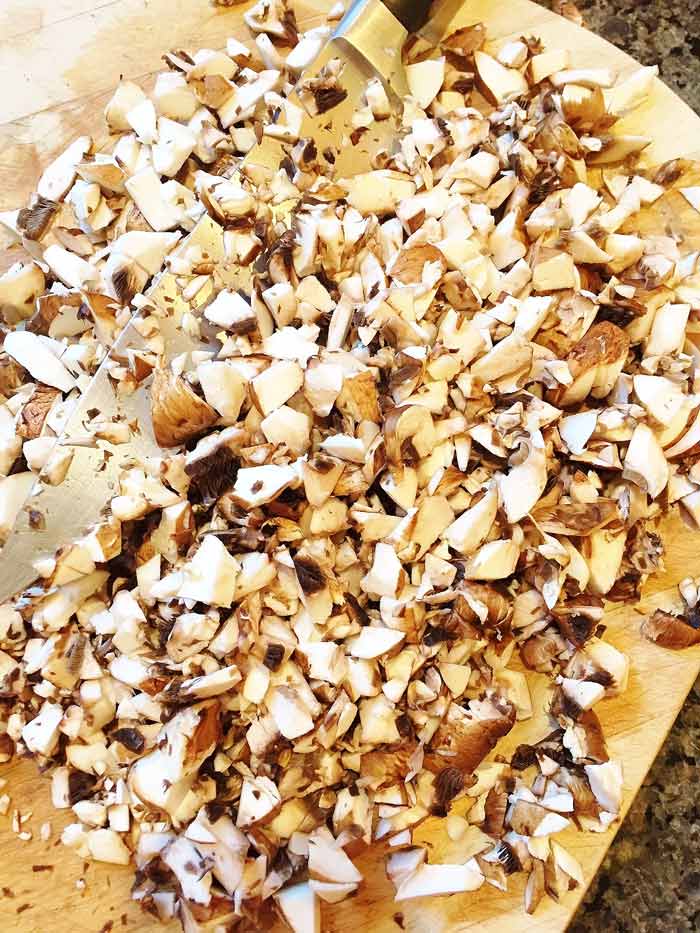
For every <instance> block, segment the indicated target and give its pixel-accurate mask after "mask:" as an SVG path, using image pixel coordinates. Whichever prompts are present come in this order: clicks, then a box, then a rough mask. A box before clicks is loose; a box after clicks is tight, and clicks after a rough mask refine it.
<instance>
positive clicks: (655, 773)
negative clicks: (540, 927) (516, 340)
mask: <svg viewBox="0 0 700 933" xmlns="http://www.w3.org/2000/svg"><path fill="white" fill-rule="evenodd" d="M543 5H544V6H550V7H551V6H552V4H551V3H546V2H543ZM577 6H578V9H579V11H580V12H581V14H582V15H583V17H584V21H585V25H586V26H587V27H588V28H589V29H591V30H593V31H594V32H597V33H598V34H599V35H601V36H604V37H605V38H606V39H608V40H609V41H610V42H613V43H614V44H615V45H617V46H619V47H620V48H622V49H624V50H625V51H626V52H628V53H629V54H630V55H632V56H633V57H634V58H636V59H637V60H638V61H640V62H642V63H643V64H645V65H655V64H657V65H658V66H659V69H660V76H661V78H662V79H663V80H664V81H665V82H666V84H668V85H669V86H670V87H671V88H672V89H673V90H674V91H676V93H677V94H679V95H680V97H682V98H683V99H684V100H685V101H686V102H687V103H688V104H690V106H691V107H693V109H694V110H696V111H697V112H698V113H700V17H698V12H700V8H699V7H698V4H697V0H690V2H688V0H680V2H672V0H578V3H577ZM699 767H700V680H698V681H697V683H696V684H695V687H694V688H693V690H692V691H691V693H690V696H689V697H688V700H687V702H686V704H685V707H684V708H683V710H682V711H681V714H680V716H679V717H678V720H677V721H676V724H675V726H674V727H673V729H672V730H671V732H670V734H669V737H668V739H667V740H666V743H665V745H664V746H663V748H662V750H661V752H660V753H659V757H658V758H657V760H656V762H655V763H654V766H653V767H652V769H651V771H650V772H649V775H648V776H647V779H646V781H645V782H644V785H643V786H642V788H641V790H640V791H639V794H638V796H637V799H636V800H635V801H634V803H633V804H632V807H631V809H630V811H629V814H628V816H627V819H626V820H625V822H624V823H623V825H622V828H621V829H620V832H619V833H618V835H617V838H616V839H615V842H614V843H613V844H612V846H611V848H610V851H609V852H608V855H607V857H606V859H605V861H604V862H603V864H602V866H601V869H600V871H599V872H598V875H597V877H596V879H595V881H594V882H593V884H592V885H591V888H590V890H589V892H588V894H587V896H586V898H585V900H584V902H583V904H582V905H581V907H580V909H579V911H578V913H577V914H576V916H575V918H574V920H573V921H572V923H571V926H570V927H569V933H696V931H698V930H700V860H699V859H698V855H697V852H698V849H699V848H700V781H699V780H698V768H699Z"/></svg>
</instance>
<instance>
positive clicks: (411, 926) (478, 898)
mask: <svg viewBox="0 0 700 933" xmlns="http://www.w3.org/2000/svg"><path fill="white" fill-rule="evenodd" d="M0 3H2V6H0V81H1V82H2V84H1V85H0V86H2V87H3V94H2V95H1V96H0V210H3V209H8V208H11V207H17V206H20V205H21V204H22V203H23V202H24V201H25V199H26V198H27V196H28V195H29V194H30V193H31V191H32V190H33V187H34V184H35V182H36V178H37V176H38V173H39V171H40V168H41V167H42V166H43V165H45V164H46V162H47V160H48V159H49V158H50V156H51V155H52V154H53V153H56V152H58V151H59V150H60V149H62V148H63V147H64V146H65V145H66V144H67V143H68V142H69V141H70V140H71V139H72V138H73V137H75V136H76V135H78V134H79V133H84V132H87V133H90V134H92V135H93V137H94V138H95V139H96V140H97V142H98V144H99V142H100V140H104V139H105V138H106V134H105V131H104V126H103V121H102V118H101V110H102V107H103V106H104V102H105V100H106V96H107V94H108V92H109V90H110V89H111V88H113V86H114V84H115V83H116V81H117V80H118V78H119V76H120V75H124V76H125V77H128V78H135V79H141V78H142V77H143V78H146V77H147V75H148V74H149V73H150V72H152V71H153V70H154V69H157V68H158V66H159V63H160V57H161V55H162V54H163V52H164V51H166V50H167V49H169V48H175V47H177V48H187V49H190V50H195V49H197V48H200V47H202V46H209V47H220V46H223V45H224V43H225V40H226V37H227V36H229V35H238V36H239V37H243V36H244V34H245V30H244V29H243V28H242V23H241V10H242V9H245V7H241V6H238V7H234V8H230V9H226V10H224V9H222V8H214V7H212V6H210V5H209V4H208V3H207V0H0ZM328 5H329V4H327V3H326V2H324V0H303V2H301V3H299V4H298V7H297V8H298V10H299V13H300V15H299V22H300V25H301V26H302V27H304V26H307V25H313V24H315V23H317V22H318V21H319V20H320V18H321V17H322V14H323V11H324V10H325V9H327V6H328ZM477 21H484V22H486V23H487V24H488V27H489V33H490V35H491V36H492V37H494V38H497V37H505V36H509V35H521V34H534V35H539V36H540V37H541V38H542V39H543V40H544V42H545V44H546V45H549V46H556V45H564V46H566V47H568V48H569V49H571V52H572V56H573V60H574V63H575V64H579V65H584V64H589V65H590V64H595V65H597V66H602V65H607V66H611V67H613V68H615V69H617V70H618V71H619V73H620V74H623V75H624V74H627V73H630V72H631V71H632V70H633V69H634V68H635V67H637V66H636V65H635V63H634V62H633V60H632V59H631V58H629V57H628V56H627V55H625V54H624V53H623V52H620V51H619V50H617V49H615V48H614V47H613V46H611V45H609V44H608V43H607V42H605V41H604V40H602V39H600V38H598V37H596V36H594V35H592V34H591V33H588V32H586V31H584V30H581V29H579V28H577V27H576V26H574V25H572V24H571V23H568V22H566V21H564V20H562V19H560V18H559V17H557V16H554V15H553V14H551V13H549V12H547V11H546V10H544V9H543V8H541V7H539V6H536V5H535V4H533V3H530V2H529V0H468V2H467V3H466V4H465V8H464V11H463V13H462V14H461V16H460V19H459V25H464V24H467V23H469V22H477ZM622 129H623V130H625V131H632V132H634V131H637V132H643V133H647V134H652V135H653V136H654V144H653V146H652V147H650V150H649V151H648V152H647V160H648V161H649V162H651V163H657V162H661V161H664V160H665V159H668V158H672V157H674V156H681V155H693V154H696V153H698V152H700V118H698V117H697V116H695V115H694V114H693V112H692V111H691V110H690V108H688V107H687V106H686V105H685V104H684V103H683V102H682V101H681V100H679V99H678V98H677V97H676V96H674V95H673V94H672V93H671V91H670V90H669V89H668V88H666V87H665V86H664V85H663V84H662V83H661V82H656V83H655V86H654V90H653V93H652V94H651V95H650V98H649V101H648V102H647V103H646V104H644V105H643V107H641V108H640V109H639V110H637V111H636V112H635V114H633V115H631V116H630V117H628V118H626V119H625V121H624V123H623V125H622ZM2 246H3V244H2V242H0V269H2V268H3V266H7V265H8V264H9V263H10V262H12V261H14V256H15V253H14V251H12V250H5V251H4V252H3V250H2ZM664 539H665V542H666V545H667V549H668V553H667V562H666V563H667V566H666V570H665V572H664V573H663V574H662V575H659V576H657V577H656V578H655V579H653V580H652V581H651V583H650V585H649V587H648V588H647V592H645V594H644V599H643V602H642V606H641V609H642V610H646V611H649V610H650V609H653V608H655V607H656V606H665V607H670V606H671V605H673V604H674V603H676V602H677V592H676V584H677V582H678V581H679V580H680V579H681V578H682V577H684V576H686V575H688V574H689V573H693V572H695V573H697V565H698V561H697V558H696V555H697V551H698V537H697V536H695V535H693V534H692V533H690V532H689V531H688V530H687V529H686V528H685V527H684V526H683V525H682V524H681V523H680V521H679V520H677V519H676V520H672V519H669V520H668V521H667V522H666V523H665V525H664ZM639 620H640V614H639V609H638V608H633V607H631V606H630V607H617V608H614V609H612V610H611V612H610V613H609V614H608V615H607V616H606V620H605V622H606V625H608V630H609V635H608V638H609V639H610V641H612V642H613V644H615V645H616V646H617V647H619V648H621V649H622V650H624V651H626V652H627V653H628V654H629V656H630V658H631V662H632V674H631V678H630V685H629V688H628V690H627V692H626V693H625V694H624V695H623V696H621V697H618V698H616V699H612V700H606V701H604V702H602V703H601V704H600V705H599V706H598V707H597V708H596V712H598V713H599V716H600V719H601V722H602V723H603V727H604V730H605V734H606V737H607V739H608V744H609V749H610V753H611V756H612V757H614V758H618V759H620V760H621V761H622V762H623V764H624V777H625V782H624V783H625V799H624V806H623V811H624V812H626V810H627V808H628V807H629V804H630V802H631V801H632V798H633V796H634V794H635V793H636V791H637V790H638V788H639V786H640V784H641V783H642V781H643V780H644V777H645V775H646V773H647V771H648V770H649V767H650V765H651V763H652V761H653V760H654V757H655V756H656V754H657V752H658V750H659V748H660V746H661V744H662V743H663V741H664V738H665V736H666V734H667V732H668V730H669V728H670V726H671V724H672V723H673V721H674V719H675V717H676V715H677V713H678V710H679V709H680V707H681V705H682V704H683V701H684V700H685V697H686V695H687V693H688V691H689V689H690V687H691V685H692V684H693V682H694V680H695V678H696V676H697V675H698V672H699V671H700V648H696V649H693V650H691V651H687V652H684V653H671V652H668V651H665V650H664V649H661V648H658V647H656V646H654V645H651V644H649V643H648V642H645V641H644V640H642V639H641V637H640V635H639ZM529 680H530V687H531V692H532V694H533V705H534V708H535V709H536V710H537V709H538V708H539V709H541V708H542V706H543V700H544V696H545V691H546V688H547V682H548V681H547V678H546V677H543V676H539V675H532V676H530V675H529ZM548 731H549V726H548V724H547V722H546V721H545V717H544V716H543V715H539V716H535V718H533V719H532V720H530V721H529V722H526V723H520V724H518V726H517V727H516V729H514V730H513V732H512V734H511V735H510V736H508V737H507V739H506V740H504V741H503V743H502V744H501V745H499V749H498V751H499V752H507V751H509V750H511V749H512V748H513V747H515V745H517V744H518V743H520V742H523V741H530V740H536V739H539V738H541V737H542V736H543V735H545V734H546V733H547V732H548ZM0 777H1V778H4V779H5V780H7V782H8V784H7V786H6V788H4V791H3V792H9V793H10V794H11V796H12V808H11V810H10V814H11V812H12V809H14V808H15V807H17V808H19V809H20V811H21V812H22V813H25V814H26V813H28V812H30V811H31V817H29V819H28V820H27V823H26V826H27V827H28V828H30V829H31V830H32V831H33V833H34V838H33V839H32V840H31V841H30V842H21V841H19V840H18V839H17V837H16V836H15V835H14V834H13V833H12V831H11V828H10V815H8V816H7V817H0V847H1V849H0V851H1V852H2V863H1V864H0V931H2V933H5V931H8V933H9V931H13V933H49V931H50V933H99V931H104V933H107V931H111V933H117V931H120V930H130V931H136V930H138V931H144V933H150V931H155V930H161V931H163V930H168V931H170V930H173V931H174V930H176V929H177V928H178V925H177V924H175V923H173V924H170V925H169V926H168V927H163V926H162V925H161V924H159V923H157V922H156V921H154V920H153V919H152V918H150V917H147V916H145V915H144V914H142V913H141V912H140V911H139V909H138V908H137V906H136V905H135V904H133V903H131V902H130V900H129V888H130V884H131V872H130V870H128V869H120V868H117V867H115V866H106V865H99V864H95V863H83V862H82V861H81V860H80V859H78V858H77V857H76V856H75V855H74V853H72V852H71V851H69V850H66V849H64V848H63V847H62V846H61V845H60V843H59V842H58V836H59V835H60V830H61V827H62V826H63V825H65V823H66V822H69V821H70V820H69V818H68V817H67V816H66V814H65V812H57V811H54V810H53V809H52V808H51V805H50V800H49V781H48V779H47V778H45V777H41V776H39V775H38V774H37V771H36V767H35V765H34V764H33V763H32V762H28V761H24V762H16V763H13V764H12V765H9V766H4V767H2V768H0ZM47 820H48V821H50V822H51V826H52V836H51V839H50V840H49V842H48V843H47V842H42V841H41V840H40V838H39V828H40V826H41V824H42V823H44V822H45V821H47ZM617 828H618V827H617V826H613V827H611V828H610V829H609V830H608V831H607V832H606V833H603V834H586V833H577V832H575V831H573V830H570V831H567V832H565V833H563V834H561V836H560V837H558V838H559V839H561V841H562V843H563V844H564V845H565V846H566V847H567V848H569V849H570V850H571V851H572V853H574V854H575V855H576V856H577V858H578V859H579V860H580V861H581V863H582V866H583V869H584V873H585V876H586V879H587V880H588V881H590V880H591V879H592V878H593V875H594V874H595V871H596V869H597V867H598V865H599V864H600V862H601V860H602V858H603V856H604V855H605V852H606V850H607V848H608V846H609V845H610V842H611V841H612V838H613V836H614V834H615V832H616V830H617ZM420 837H421V838H422V839H424V840H425V841H427V842H428V843H429V844H431V845H433V846H436V847H439V846H440V845H441V843H442V842H444V840H445V830H444V824H443V822H442V821H439V820H431V821H429V823H428V824H424V826H423V827H421V830H420ZM650 857H653V853H650ZM383 858H384V850H383V849H381V848H379V847H377V848H375V849H373V850H372V851H370V852H368V853H366V854H365V855H364V856H363V857H362V858H361V859H360V860H359V861H358V866H359V867H360V869H361V870H362V871H363V873H364V875H365V883H364V885H363V886H362V888H361V890H360V891H359V892H358V895H357V896H356V897H354V898H351V899H350V900H348V901H346V902H344V903H343V904H340V905H336V906H335V907H333V908H330V907H328V906H327V905H324V910H323V930H324V931H328V933H369V931H372V933H394V931H399V930H400V929H401V928H403V929H404V930H406V931H408V933H457V931H466V930H477V929H478V930H480V931H484V933H496V931H499V933H500V931H503V930H508V931H509V933H519V931H525V930H528V931H536V933H537V931H542V933H543V931H547V933H553V931H561V930H564V929H565V927H566V925H567V923H568V921H569V920H570V918H571V916H572V914H573V912H574V910H575V909H576V906H577V905H578V903H579V901H580V899H581V897H582V896H583V893H584V892H583V890H582V889H579V890H577V891H575V892H571V893H570V894H569V895H568V896H566V897H565V898H564V899H563V901H562V902H561V903H559V904H555V903H553V902H551V901H548V900H545V901H544V902H543V903H542V905H541V906H540V908H539V909H538V911H537V913H536V914H535V916H533V917H528V916H526V915H525V913H524V911H523V908H522V887H521V884H520V883H516V884H514V885H513V886H512V890H511V891H510V892H509V893H508V894H501V893H500V892H496V891H494V889H492V888H491V887H489V886H488V885H485V886H484V887H483V888H482V889H481V891H479V892H477V893H476V894H467V895H454V896H452V897H447V898H437V899H432V900H420V901H409V902H405V903H403V904H395V903H394V902H393V900H392V897H391V887H390V885H389V884H388V883H387V882H386V880H385V878H384V871H383ZM79 879H80V882H79V884H78V885H76V882H78V881H79Z"/></svg>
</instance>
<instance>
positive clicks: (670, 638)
mask: <svg viewBox="0 0 700 933" xmlns="http://www.w3.org/2000/svg"><path fill="white" fill-rule="evenodd" d="M693 623H695V624H693ZM641 632H642V635H643V636H644V637H645V638H646V639H648V640H649V641H653V642H654V643H655V644H657V645H661V647H662V648H672V649H674V650H681V649H683V648H692V647H693V646H694V645H700V620H699V619H697V618H696V614H695V613H694V612H693V614H692V616H689V617H688V618H686V617H685V616H682V615H672V614H671V613H670V612H664V611H663V610H662V609H657V610H656V612H654V614H653V615H651V616H649V617H648V618H646V619H644V621H643V622H642V626H641Z"/></svg>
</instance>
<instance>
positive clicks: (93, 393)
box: [0, 0, 415, 603]
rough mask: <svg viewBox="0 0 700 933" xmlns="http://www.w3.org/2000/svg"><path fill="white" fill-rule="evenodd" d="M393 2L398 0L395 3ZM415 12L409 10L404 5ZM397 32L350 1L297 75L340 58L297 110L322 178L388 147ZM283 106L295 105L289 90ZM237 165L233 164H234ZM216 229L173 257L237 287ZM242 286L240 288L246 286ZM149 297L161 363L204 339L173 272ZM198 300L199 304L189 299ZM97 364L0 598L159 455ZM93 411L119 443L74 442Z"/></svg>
mask: <svg viewBox="0 0 700 933" xmlns="http://www.w3.org/2000/svg"><path fill="white" fill-rule="evenodd" d="M397 6H401V4H397ZM414 12H415V11H414ZM406 37H407V31H406V28H405V27H404V26H403V25H402V24H401V22H400V21H399V20H398V19H397V18H396V16H395V15H394V14H393V13H392V12H390V10H389V9H388V8H387V6H385V5H384V3H382V2H381V0H358V2H356V3H355V4H354V5H353V6H352V7H351V9H350V10H349V11H348V14H347V15H346V16H345V17H344V18H343V20H342V21H341V23H340V24H339V26H338V28H337V29H336V31H335V32H334V34H333V36H332V37H331V39H330V40H329V42H328V43H327V44H326V46H325V47H324V48H323V49H322V51H321V53H320V54H319V56H318V57H317V59H316V60H315V61H314V62H313V64H312V65H311V67H310V68H309V69H307V70H306V72H305V73H304V75H303V78H302V80H303V81H304V82H307V83H308V81H309V80H310V79H313V78H314V77H315V76H318V75H319V74H321V73H322V71H323V69H324V68H326V66H327V65H328V64H329V63H330V62H332V61H335V60H337V59H341V60H342V62H343V68H342V72H341V74H340V86H341V87H342V89H343V91H345V92H346V93H345V96H344V98H343V100H342V101H340V102H339V103H338V104H337V105H336V106H334V107H333V108H331V109H330V110H328V111H326V112H324V113H321V114H318V115H310V114H309V113H308V112H306V110H305V114H306V115H305V117H304V120H303V124H302V132H301V137H302V138H308V139H312V140H313V141H314V143H315V145H316V149H317V151H318V152H319V154H321V157H322V158H325V159H326V166H327V174H329V175H335V177H351V176H353V175H356V174H359V173H362V172H365V171H368V170H369V169H370V168H371V167H372V160H373V158H374V156H375V155H376V153H377V152H378V151H379V150H383V149H387V150H391V148H392V146H393V145H394V144H395V140H396V130H397V122H398V121H399V120H400V106H399V105H400V101H401V99H402V98H403V96H404V95H405V94H406V93H407V91H408V89H407V86H406V81H405V75H404V72H403V67H402V63H401V50H402V47H403V44H404V42H405V39H406ZM374 76H379V77H380V78H381V79H382V80H383V81H384V83H385V86H386V87H387V90H388V92H389V93H390V96H391V97H393V99H394V101H395V102H396V104H397V108H396V113H395V114H394V115H393V116H392V117H391V118H389V119H387V120H383V121H380V122H375V123H373V124H372V126H371V128H370V129H369V130H367V131H365V132H362V133H361V134H354V133H353V130H354V127H353V125H352V117H353V115H354V113H355V110H356V108H357V105H358V103H359V101H360V99H361V96H362V94H363V93H364V90H365V88H366V85H367V81H368V80H369V79H370V78H371V77H374ZM291 98H292V102H294V103H297V104H298V105H300V106H303V105H301V103H300V101H299V98H298V96H296V95H295V94H292V96H291ZM289 148H290V147H289V144H287V145H285V144H284V143H280V142H279V141H278V140H277V139H275V138H274V137H273V136H271V135H268V134H264V135H263V138H262V140H261V142H260V144H259V145H258V146H256V147H255V149H253V150H252V151H251V152H250V153H249V154H248V156H247V157H246V159H245V163H244V164H245V165H249V166H251V165H252V166H258V167H263V168H265V169H268V170H270V171H273V172H275V171H277V170H278V168H279V167H280V163H281V162H282V160H283V159H284V158H285V157H286V156H287V155H288V149H289ZM242 167H243V166H242ZM295 206H296V205H295V204H293V203H290V202H286V203H285V204H282V205H278V206H277V208H276V209H275V215H276V218H277V219H285V217H288V216H289V214H290V213H291V211H292V210H293V208H294V207H295ZM222 234H223V231H222V228H221V227H219V225H218V224H216V223H215V222H214V221H213V220H211V219H210V218H209V217H205V218H203V219H202V220H201V221H200V222H199V224H198V225H197V227H196V229H195V230H194V231H193V232H192V233H191V234H190V236H189V237H187V238H186V239H185V240H183V241H182V243H181V244H180V245H179V247H178V249H177V250H176V251H175V255H177V254H178V252H180V251H185V250H187V249H188V248H189V247H190V246H192V245H199V246H201V247H202V248H203V249H204V250H206V251H207V252H208V254H209V256H211V257H212V258H213V259H214V261H215V263H216V266H217V277H218V279H219V285H220V286H221V287H225V286H226V285H229V286H230V287H236V288H239V287H245V286H247V285H248V283H249V280H250V270H248V269H240V268H237V267H233V266H231V265H230V263H229V264H228V265H227V262H226V260H225V251H224V247H223V241H222ZM246 290H249V289H248V288H247V287H246ZM147 297H148V299H149V301H150V303H151V304H152V305H153V306H154V307H155V308H156V309H158V310H159V312H160V314H162V315H163V320H162V322H161V335H162V337H163V340H164V344H165V352H164V360H163V362H165V363H167V362H168V361H169V360H170V359H172V358H173V357H174V356H176V355H178V354H180V353H185V352H189V351H192V350H198V349H202V348H203V347H204V346H205V345H204V344H203V343H202V342H201V341H199V340H196V339H195V338H193V337H191V336H190V335H189V334H187V333H186V332H184V331H183V330H182V329H181V327H180V320H181V318H182V314H183V313H184V312H185V311H188V310H189V309H190V305H188V304H187V303H186V302H185V301H184V300H183V298H182V295H181V294H180V293H179V290H178V287H177V282H176V279H175V277H174V276H173V275H172V274H170V273H164V274H162V275H161V276H160V277H159V278H158V280H157V281H156V282H155V283H154V285H153V286H152V287H151V289H150V290H149V292H148V293H147ZM198 297H199V300H200V302H201V301H203V300H204V301H206V298H208V297H209V296H208V295H207V296H206V298H204V297H203V296H202V295H200V296H198ZM143 346H144V341H143V338H142V337H141V335H140V334H139V332H138V320H137V319H132V321H131V322H130V323H129V324H128V325H127V326H126V328H125V329H124V331H123V332H122V333H121V335H120V337H119V338H118V340H117V341H116V343H115V344H114V346H113V347H112V349H111V351H110V357H111V358H112V359H119V358H123V357H126V355H127V351H128V350H130V349H139V348H142V347H143ZM108 370H109V366H108V365H107V362H106V361H105V362H104V363H103V364H102V365H101V367H100V368H99V370H98V372H97V373H96V375H95V376H94V378H93V380H92V382H91V384H90V386H89V387H88V389H87V390H86V391H85V393H84V394H83V395H82V397H81V398H80V400H79V401H78V403H77V405H76V408H75V410H74V412H73V414H72V415H71V416H70V418H69V419H68V421H67V423H66V425H65V429H64V432H63V434H62V436H61V438H60V439H59V440H58V441H57V446H63V447H71V448H72V450H73V459H72V461H71V465H70V467H69V470H68V473H67V475H66V478H65V480H64V481H63V482H62V483H61V484H60V485H59V486H51V485H49V484H48V483H47V482H46V479H45V477H43V476H40V478H39V480H38V481H37V483H36V484H35V486H34V488H33V489H32V492H31V494H30V496H29V497H28V499H27V501H26V502H25V504H24V506H23V508H22V509H21V511H20V514H19V517H18V519H17V523H16V525H15V528H14V530H13V532H12V533H11V535H10V537H9V538H8V540H7V542H6V544H5V546H4V548H3V549H2V553H1V554H0V603H1V602H4V601H6V600H8V599H10V598H11V597H12V596H13V595H15V594H17V593H19V592H21V591H23V590H25V589H26V588H27V587H28V586H29V585H30V584H31V583H32V582H33V581H34V580H36V578H37V576H38V573H37V569H36V567H37V563H38V562H39V561H41V560H42V559H44V558H47V557H49V558H50V557H53V556H54V555H55V554H56V553H57V552H58V550H59V548H61V547H62V546H65V545H66V544H69V543H71V542H72V541H75V540H76V539H77V538H79V537H80V536H81V535H83V534H84V533H85V532H86V531H87V529H88V528H89V526H90V525H92V524H94V523H95V522H96V521H98V520H99V518H100V515H101V514H102V513H103V510H104V509H105V508H106V507H107V505H108V503H109V501H110V500H111V499H112V498H113V496H114V495H116V493H117V491H118V478H119V473H120V471H121V470H122V469H123V466H124V464H126V463H128V462H129V461H134V460H138V459H141V458H143V457H145V456H157V455H161V454H162V453H163V451H162V450H161V449H160V448H159V447H158V445H157V444H156V442H155V438H154V437H153V431H152V426H151V414H150V394H149V389H148V388H147V387H146V386H139V388H138V389H137V390H136V391H135V392H134V393H133V394H132V395H129V396H126V397H117V395H116V394H115V386H114V384H113V381H112V380H111V379H110V376H109V374H108ZM95 410H96V411H99V412H100V414H101V418H102V420H110V419H112V418H114V417H117V416H118V417H120V418H122V419H124V420H126V421H128V422H134V423H135V424H137V425H138V427H139V430H138V432H137V433H135V434H133V435H132V440H131V441H130V442H129V443H128V444H122V445H113V444H109V443H107V442H104V441H98V442H96V443H95V446H91V447H85V446H75V444H74V443H73V442H72V441H73V439H75V438H76V437H82V438H84V437H85V433H86V432H85V425H86V422H87V421H89V416H88V412H91V411H95Z"/></svg>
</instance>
